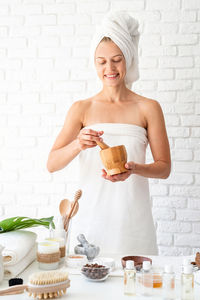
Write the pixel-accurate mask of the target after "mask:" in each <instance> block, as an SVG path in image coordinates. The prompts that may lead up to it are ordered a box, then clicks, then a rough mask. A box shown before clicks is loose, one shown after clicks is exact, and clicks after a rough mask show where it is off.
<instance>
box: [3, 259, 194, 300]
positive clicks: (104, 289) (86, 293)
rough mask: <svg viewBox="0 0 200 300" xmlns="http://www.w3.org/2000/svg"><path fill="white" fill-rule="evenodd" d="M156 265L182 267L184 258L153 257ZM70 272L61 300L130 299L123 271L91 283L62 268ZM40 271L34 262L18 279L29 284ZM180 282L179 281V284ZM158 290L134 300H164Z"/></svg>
mask: <svg viewBox="0 0 200 300" xmlns="http://www.w3.org/2000/svg"><path fill="white" fill-rule="evenodd" d="M151 258H152V260H153V263H155V265H162V266H163V263H164V262H165V263H166V264H167V263H169V262H170V263H171V264H173V265H176V266H180V265H181V262H182V260H183V257H181V258H178V257H159V256H158V257H151ZM62 268H64V269H66V270H67V271H68V272H69V279H70V287H69V288H68V289H67V293H66V295H63V296H62V298H61V299H72V300H94V299H95V300H111V299H114V300H123V299H130V296H126V295H124V284H123V270H121V271H120V270H119V272H113V273H111V274H110V276H109V277H108V278H107V279H106V280H105V281H102V282H91V281H88V280H86V279H85V278H84V277H83V275H80V274H79V271H77V270H75V272H73V271H72V272H71V269H69V268H67V267H65V266H64V267H62ZM36 271H40V270H39V269H38V263H37V262H33V263H32V264H31V265H30V266H29V267H28V268H27V269H26V270H25V271H24V272H23V273H21V274H20V275H19V276H18V277H21V278H23V279H24V283H25V284H26V283H27V280H28V276H29V275H30V274H31V273H33V272H36ZM178 281H179V280H178V279H177V282H178ZM7 287H8V281H7V280H3V281H2V282H1V283H0V289H4V288H7ZM154 290H156V295H155V296H152V297H143V296H133V298H134V299H136V300H137V299H138V300H146V299H149V300H156V299H157V300H161V299H162V300H163V297H162V290H161V289H154ZM1 299H3V300H6V299H7V300H24V299H34V298H31V297H29V295H28V293H27V292H24V293H23V294H18V295H9V296H1ZM176 299H180V295H179V294H177V298H176ZM195 300H200V285H198V284H196V283H195Z"/></svg>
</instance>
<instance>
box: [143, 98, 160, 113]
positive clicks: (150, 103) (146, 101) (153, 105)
mask: <svg viewBox="0 0 200 300" xmlns="http://www.w3.org/2000/svg"><path fill="white" fill-rule="evenodd" d="M137 99H138V103H139V105H140V106H141V108H142V109H144V111H149V110H152V109H153V110H160V109H161V106H160V104H159V102H158V101H156V100H154V99H150V98H147V97H144V96H141V95H137Z"/></svg>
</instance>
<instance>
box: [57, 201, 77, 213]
mask: <svg viewBox="0 0 200 300" xmlns="http://www.w3.org/2000/svg"><path fill="white" fill-rule="evenodd" d="M72 206H73V202H71V201H69V200H68V199H63V200H62V201H60V205H59V211H60V214H61V216H62V217H64V216H66V215H69V213H70V211H71V208H72ZM78 209H79V204H78V203H77V204H76V207H75V209H74V212H73V215H72V217H73V216H75V214H76V213H77V211H78Z"/></svg>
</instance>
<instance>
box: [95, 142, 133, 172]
mask: <svg viewBox="0 0 200 300" xmlns="http://www.w3.org/2000/svg"><path fill="white" fill-rule="evenodd" d="M96 143H97V145H98V146H99V147H100V148H101V151H100V156H101V160H102V163H103V165H104V166H105V168H106V170H107V174H108V175H115V174H120V173H123V172H127V171H128V170H127V169H126V168H125V167H124V165H125V163H126V162H127V152H126V148H125V146H124V145H120V146H115V147H109V146H108V145H107V144H105V143H104V142H100V141H96Z"/></svg>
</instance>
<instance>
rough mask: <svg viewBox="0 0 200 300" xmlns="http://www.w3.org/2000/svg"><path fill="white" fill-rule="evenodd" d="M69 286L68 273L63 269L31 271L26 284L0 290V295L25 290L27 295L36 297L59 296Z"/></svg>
mask: <svg viewBox="0 0 200 300" xmlns="http://www.w3.org/2000/svg"><path fill="white" fill-rule="evenodd" d="M68 287H70V280H69V279H68V273H67V272H64V271H44V272H37V273H33V274H31V275H30V277H29V282H28V284H27V285H25V284H23V285H21V284H20V285H15V286H12V287H10V288H8V289H4V290H1V291H0V296H5V295H14V294H18V293H19V292H23V291H24V290H26V291H27V292H28V293H29V296H33V297H34V298H38V299H49V298H51V299H52V298H57V297H61V296H62V295H63V294H65V293H66V289H67V288H68Z"/></svg>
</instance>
